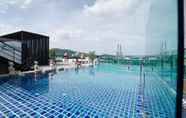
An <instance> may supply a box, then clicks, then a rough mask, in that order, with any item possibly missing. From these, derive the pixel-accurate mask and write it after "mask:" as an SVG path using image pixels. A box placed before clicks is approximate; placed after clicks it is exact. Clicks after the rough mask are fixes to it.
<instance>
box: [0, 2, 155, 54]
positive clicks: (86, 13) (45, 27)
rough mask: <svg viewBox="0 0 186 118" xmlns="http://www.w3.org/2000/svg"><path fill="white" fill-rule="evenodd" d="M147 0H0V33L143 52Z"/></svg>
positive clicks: (84, 47)
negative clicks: (24, 33) (27, 33)
mask: <svg viewBox="0 0 186 118" xmlns="http://www.w3.org/2000/svg"><path fill="white" fill-rule="evenodd" d="M150 8H151V2H150V1H149V0H0V34H6V33H11V32H14V31H17V30H26V31H31V32H36V33H42V34H45V35H48V36H50V48H67V49H73V50H77V51H85V52H88V51H93V50H95V51H96V53H98V54H103V53H109V54H115V53H116V47H117V44H118V43H120V44H121V45H122V49H123V53H124V55H133V54H134V55H141V54H144V53H145V43H146V39H145V37H146V34H145V33H146V25H147V23H148V22H147V20H148V16H149V15H148V14H149V11H150Z"/></svg>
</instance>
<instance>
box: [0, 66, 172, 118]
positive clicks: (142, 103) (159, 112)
mask: <svg viewBox="0 0 186 118" xmlns="http://www.w3.org/2000/svg"><path fill="white" fill-rule="evenodd" d="M135 68H136V71H127V70H126V69H125V68H124V67H122V66H118V67H117V66H114V67H112V68H111V67H109V66H108V67H107V66H103V67H97V68H94V70H92V68H85V69H80V70H79V72H78V73H77V72H75V71H74V70H69V71H68V72H67V71H61V72H59V73H56V74H53V76H52V77H51V74H50V73H45V74H42V75H37V77H36V76H34V75H32V74H28V75H25V76H22V77H16V78H14V79H12V78H11V79H9V78H6V79H8V81H5V82H4V83H2V84H1V85H0V118H1V117H2V118H3V117H6V118H7V117H8V118H9V117H10V118H11V117H16V118H17V117H21V118H22V117H23V118H30V117H34V118H36V117H41V118H53V117H57V118H68V117H71V118H142V115H143V114H144V115H145V116H146V117H147V118H157V117H161V118H166V117H168V118H173V117H174V115H175V113H174V112H175V111H174V110H175V95H174V93H172V92H171V91H170V89H169V87H168V86H167V85H165V84H164V83H163V82H162V81H161V80H159V79H157V77H156V75H152V73H149V74H148V73H147V75H146V78H145V86H144V83H143V81H142V80H140V78H139V72H138V71H139V70H138V67H134V69H133V70H135ZM90 70H91V71H95V72H94V75H92V74H90ZM144 87H145V88H144Z"/></svg>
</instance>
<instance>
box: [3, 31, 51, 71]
mask: <svg viewBox="0 0 186 118" xmlns="http://www.w3.org/2000/svg"><path fill="white" fill-rule="evenodd" d="M48 59H49V37H48V36H44V35H41V34H36V33H31V32H26V31H19V32H15V33H11V34H6V35H3V36H1V37H0V65H3V66H1V67H2V69H1V67H0V71H2V70H4V71H6V70H5V69H6V68H7V63H8V62H9V61H11V62H14V63H15V64H16V68H17V69H20V70H28V69H30V67H31V66H32V65H33V62H34V61H38V64H39V65H48Z"/></svg>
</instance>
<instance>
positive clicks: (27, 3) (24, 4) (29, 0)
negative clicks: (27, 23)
mask: <svg viewBox="0 0 186 118" xmlns="http://www.w3.org/2000/svg"><path fill="white" fill-rule="evenodd" d="M31 3H32V0H24V2H23V3H22V5H21V6H20V7H21V8H23V9H25V8H27V7H28V6H29V5H30V4H31Z"/></svg>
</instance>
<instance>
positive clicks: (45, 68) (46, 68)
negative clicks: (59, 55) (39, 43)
mask: <svg viewBox="0 0 186 118" xmlns="http://www.w3.org/2000/svg"><path fill="white" fill-rule="evenodd" d="M91 65H92V64H82V65H81V67H88V66H91ZM74 68H76V65H74V64H68V65H55V66H50V65H47V66H39V69H38V70H37V71H34V70H31V71H23V72H20V71H16V74H17V75H24V74H28V73H36V72H42V73H45V72H49V71H60V70H65V69H74ZM10 75H11V74H0V77H7V76H10Z"/></svg>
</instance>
